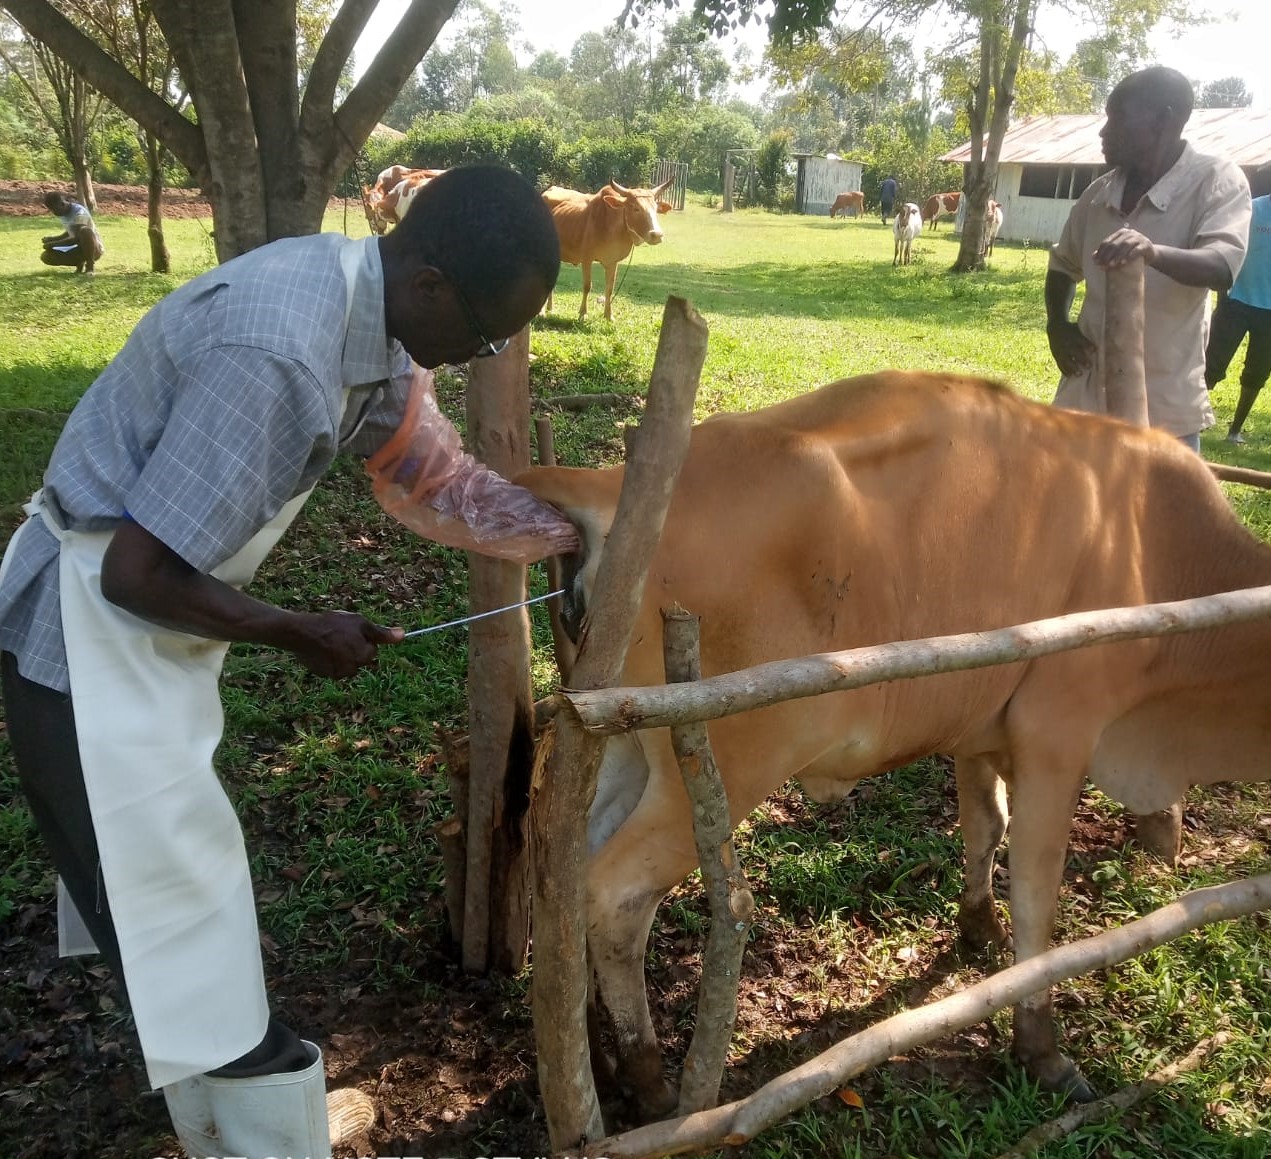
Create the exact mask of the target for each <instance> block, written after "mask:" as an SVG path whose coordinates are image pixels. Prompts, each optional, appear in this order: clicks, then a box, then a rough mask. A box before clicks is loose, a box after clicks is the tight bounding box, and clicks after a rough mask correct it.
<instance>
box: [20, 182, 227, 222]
mask: <svg viewBox="0 0 1271 1159" xmlns="http://www.w3.org/2000/svg"><path fill="white" fill-rule="evenodd" d="M51 190H57V191H58V192H60V193H65V194H66V195H67V196H68V197H73V196H75V189H74V187H73V186H71V185H68V184H66V183H64V182H59V181H0V215H4V216H8V217H46V216H48V212H49V211H48V210H47V209H45V208H44V204H43V200H42V199H43V197H44V194H46V193H48V192H50V191H51ZM93 190H94V193H95V194H96V196H97V213H98V214H100V215H102V216H109V215H116V216H121V217H145V216H146V187H145V186H144V185H96V186H94V187H93ZM163 216H164V217H168V218H177V217H211V216H212V207H211V206H210V205H209V204H208V202H207V198H205V197H204V196H203V194H202V193H201V192H200V191H199V190H197V189H165V190H164V191H163Z"/></svg>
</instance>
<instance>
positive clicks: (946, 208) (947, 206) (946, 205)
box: [922, 193, 962, 229]
mask: <svg viewBox="0 0 1271 1159" xmlns="http://www.w3.org/2000/svg"><path fill="white" fill-rule="evenodd" d="M961 204H962V194H961V193H933V194H932V195H931V196H930V197H928V198H927V200H926V202H925V203H924V204H923V207H922V220H923V221H924V222H928V221H929V222H931V228H932V229H935V228H936V222H937V221H939V220H940V215H941V214H942V213H947V214H950V215H952V214H955V213H957V212H958V206H959V205H961Z"/></svg>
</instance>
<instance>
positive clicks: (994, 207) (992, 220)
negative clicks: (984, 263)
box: [984, 201, 1003, 258]
mask: <svg viewBox="0 0 1271 1159" xmlns="http://www.w3.org/2000/svg"><path fill="white" fill-rule="evenodd" d="M1002 221H1003V214H1002V203H1001V202H1000V201H990V202H989V204H988V208H987V209H986V210H985V212H984V256H985V257H986V258H991V257H992V256H993V243H994V242H995V241H997V235H998V232H999V231H1000V230H1001V228H1002Z"/></svg>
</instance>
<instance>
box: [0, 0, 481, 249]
mask: <svg viewBox="0 0 1271 1159" xmlns="http://www.w3.org/2000/svg"><path fill="white" fill-rule="evenodd" d="M456 3H457V0H409V3H408V5H407V6H406V10H405V12H404V14H403V15H402V17H401V19H400V20H399V22H398V24H397V27H396V28H395V29H394V31H393V32H392V34H391V35H390V36H389V37H388V39H387V40H386V41H385V43H384V45H383V47H382V48H381V49H380V51H379V52H378V53H377V54H376V57H375V59H374V60H373V61H372V62H371V64H370V67H369V68H367V70H366V71H365V72H364V73H363V74H362V76H361V78H360V79H359V80H358V82H357V83H356V84H355V85H353V86H352V88H351V89H347V92H346V89H345V85H346V78H347V76H348V64H349V61H350V58H351V56H352V52H353V46H354V45H355V43H356V42H357V39H358V37H359V36H360V35H361V33H362V31H363V29H364V28H365V27H366V23H367V21H368V20H369V18H370V16H371V13H372V12H373V11H374V10H375V7H376V4H377V0H344V2H343V3H342V4H341V5H340V6H339V8H338V9H332V10H331V11H332V13H333V15H332V16H331V18H330V22H329V24H328V25H327V27H326V29H325V31H324V32H323V34H322V36H321V39H320V40H319V41H316V45H315V37H314V36H313V35H310V34H309V33H308V32H302V30H301V28H300V25H299V14H300V9H299V8H298V4H297V0H270V2H268V3H262V2H260V0H203V2H202V3H199V4H190V3H187V2H185V0H149V5H150V9H151V11H152V12H153V13H154V18H155V20H156V22H157V23H158V25H159V28H160V29H161V30H162V32H163V36H164V40H165V42H166V43H167V45H168V46H169V47H170V48H171V50H172V53H173V56H174V57H175V59H176V62H177V66H178V69H179V70H180V77H181V82H182V85H183V86H184V87H185V89H186V90H187V91H188V93H189V97H190V101H191V103H192V111H193V113H194V117H193V118H192V117H189V116H187V115H186V111H185V108H184V106H183V104H182V102H181V99H180V96H179V94H176V93H163V94H160V93H156V92H154V91H152V90H151V89H150V88H148V87H147V86H146V84H145V83H143V81H142V80H140V79H139V78H138V77H137V76H136V75H135V74H134V73H133V72H132V71H131V70H130V69H129V67H128V65H127V63H126V62H124V61H121V60H119V59H117V58H116V57H114V56H112V55H111V54H110V53H109V52H108V51H106V50H104V49H103V48H102V47H101V46H100V45H98V44H97V43H95V42H94V40H93V39H92V38H91V37H89V36H87V35H85V34H84V32H82V31H81V30H80V29H78V28H76V27H75V25H74V24H73V22H71V21H70V20H68V19H67V18H66V16H65V14H64V13H63V12H62V11H61V10H60V8H59V6H58V4H56V3H54V0H3V7H4V8H6V9H7V10H8V12H9V13H10V14H11V15H12V16H13V17H14V19H16V20H17V21H18V22H19V23H20V24H21V25H22V26H23V28H24V29H25V30H26V31H27V32H28V33H29V34H30V35H31V37H32V38H33V39H35V40H36V41H38V42H39V43H40V44H42V45H44V46H45V47H46V48H47V49H48V50H49V51H50V52H52V53H54V54H55V55H56V56H57V57H58V58H59V59H60V60H62V61H64V62H65V63H67V64H68V65H70V66H71V67H72V69H73V70H74V72H75V74H76V75H77V76H79V77H82V78H83V80H84V82H85V83H86V84H88V85H91V86H92V87H93V88H94V89H96V90H97V91H98V92H100V93H102V94H103V95H105V96H106V97H107V99H109V100H111V101H112V102H114V103H115V104H116V105H117V106H118V107H119V108H121V109H122V110H123V111H124V112H125V113H127V114H128V115H129V116H130V117H132V118H133V120H135V121H136V122H137V123H138V124H140V125H141V126H142V127H143V128H145V129H147V130H148V131H150V132H152V133H154V135H155V136H156V137H157V138H158V139H159V140H160V141H161V142H163V144H164V146H165V147H166V148H168V149H169V150H170V151H171V152H172V154H173V155H174V156H175V157H176V158H177V159H178V160H179V161H180V162H181V163H182V164H183V165H184V166H185V167H186V168H187V169H188V170H189V172H190V173H191V175H192V176H193V177H194V179H195V181H196V182H197V183H198V184H199V185H200V186H201V187H202V188H203V189H204V190H205V191H206V193H207V195H208V198H209V200H210V202H211V205H212V215H213V219H214V225H215V233H216V246H217V253H218V255H219V256H220V257H221V259H222V260H223V259H225V258H229V257H232V256H234V255H235V254H239V253H242V252H244V251H245V250H248V249H251V248H253V247H254V246H257V245H260V244H262V243H264V242H266V241H270V240H272V239H273V238H278V237H288V236H292V235H295V234H303V233H313V232H315V231H316V230H318V229H320V228H321V224H322V214H323V211H324V210H325V209H326V204H327V199H328V198H329V196H330V195H331V193H332V192H333V190H334V189H335V187H336V184H337V182H338V181H339V180H340V177H341V176H342V175H343V173H344V172H345V171H346V170H347V169H348V168H349V165H350V163H351V162H352V161H353V158H354V156H355V155H356V153H357V151H358V149H359V148H360V146H361V145H362V143H363V142H364V141H365V140H366V139H367V137H368V136H369V134H370V132H371V130H372V129H373V128H374V127H375V124H376V122H377V121H379V119H380V117H381V116H382V115H383V113H384V111H385V110H386V109H387V108H388V106H389V105H390V104H391V103H392V101H393V98H394V97H395V96H396V95H397V92H398V90H399V89H400V88H401V87H402V85H403V83H404V82H405V81H406V79H407V78H408V77H409V76H410V74H411V72H412V70H413V69H414V68H415V66H416V64H417V63H418V62H419V61H420V59H421V58H422V57H423V56H424V53H425V52H427V50H428V49H429V48H430V47H431V46H432V44H433V42H434V40H435V39H436V37H437V35H438V33H439V32H440V31H441V29H442V28H443V27H444V25H445V24H446V21H447V20H448V19H449V18H450V16H451V13H452V12H453V11H454V9H455V6H456ZM310 48H312V50H313V51H312V56H311V60H312V64H311V65H310V67H308V68H307V69H305V70H302V68H301V63H302V51H303V52H304V53H306V54H307V53H308V51H309V49H310Z"/></svg>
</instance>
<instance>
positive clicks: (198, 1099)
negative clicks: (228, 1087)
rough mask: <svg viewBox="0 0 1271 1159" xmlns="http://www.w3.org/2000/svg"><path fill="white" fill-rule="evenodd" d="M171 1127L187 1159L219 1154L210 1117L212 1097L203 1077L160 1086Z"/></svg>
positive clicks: (217, 1138) (204, 1158)
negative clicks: (188, 1157)
mask: <svg viewBox="0 0 1271 1159" xmlns="http://www.w3.org/2000/svg"><path fill="white" fill-rule="evenodd" d="M163 1097H164V1099H165V1100H166V1101H167V1104H168V1115H169V1117H170V1118H171V1119H172V1129H173V1130H174V1131H176V1133H177V1139H178V1140H179V1141H180V1143H181V1146H182V1147H184V1148H185V1152H186V1154H187V1155H189V1156H190V1159H208V1156H213V1155H220V1154H221V1137H220V1136H219V1135H218V1134H217V1133H216V1121H215V1119H213V1117H212V1100H211V1099H210V1098H209V1097H208V1093H207V1088H206V1087H205V1086H204V1085H203V1076H202V1075H195V1076H194V1077H193V1078H188V1079H182V1080H181V1081H180V1082H179V1083H172V1084H171V1085H169V1086H166V1087H164V1088H163Z"/></svg>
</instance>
